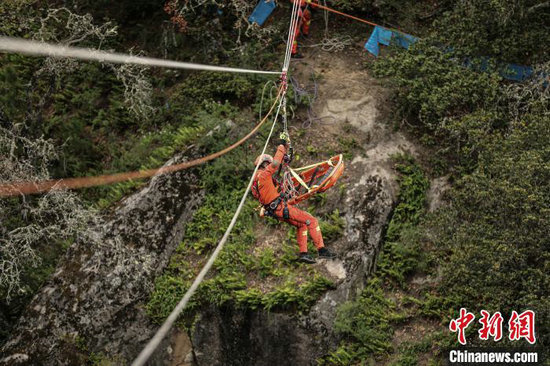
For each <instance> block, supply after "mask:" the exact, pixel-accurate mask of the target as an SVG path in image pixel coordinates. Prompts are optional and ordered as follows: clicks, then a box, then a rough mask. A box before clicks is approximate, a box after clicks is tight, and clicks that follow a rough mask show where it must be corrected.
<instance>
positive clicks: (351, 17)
mask: <svg viewBox="0 0 550 366" xmlns="http://www.w3.org/2000/svg"><path fill="white" fill-rule="evenodd" d="M310 1H311V0H310ZM309 4H310V5H311V6H314V7H316V8H319V9H323V10H326V11H330V12H331V13H334V14H338V15H341V16H344V17H347V18H350V19H353V20H357V21H358V22H361V23H365V24H369V25H372V26H374V27H381V25H380V24H376V23H374V22H371V21H369V20H365V19H361V18H357V17H354V16H353V15H349V14H346V13H342V12H341V11H338V10H334V9H332V8H329V7H328V6H326V5H321V4H317V3H313V2H309ZM325 4H326V2H325ZM384 28H387V29H390V30H392V31H394V32H397V33H401V34H404V33H403V32H402V31H400V30H399V29H395V28H388V27H384Z"/></svg>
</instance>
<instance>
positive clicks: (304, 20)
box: [290, 0, 316, 58]
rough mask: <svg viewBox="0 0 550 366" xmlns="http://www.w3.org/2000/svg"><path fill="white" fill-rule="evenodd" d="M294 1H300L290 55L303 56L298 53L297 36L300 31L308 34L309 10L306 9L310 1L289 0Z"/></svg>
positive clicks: (305, 34)
mask: <svg viewBox="0 0 550 366" xmlns="http://www.w3.org/2000/svg"><path fill="white" fill-rule="evenodd" d="M295 1H298V2H299V3H300V8H299V9H298V26H297V27H296V31H295V32H294V36H293V37H292V57H294V58H303V57H304V56H302V55H301V54H299V53H298V36H299V35H300V32H301V33H302V34H303V35H304V36H306V37H307V36H308V35H309V27H310V25H311V11H310V10H309V9H308V3H310V2H311V0H290V2H291V3H293V2H295ZM315 2H316V1H315Z"/></svg>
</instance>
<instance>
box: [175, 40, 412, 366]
mask: <svg viewBox="0 0 550 366" xmlns="http://www.w3.org/2000/svg"><path fill="white" fill-rule="evenodd" d="M357 48H359V47H357ZM360 57H361V55H360V51H358V50H357V49H356V50H353V51H351V52H349V53H347V54H329V53H316V54H315V53H314V55H313V57H308V58H306V59H305V60H304V61H302V62H300V63H299V64H296V65H295V67H296V71H295V73H294V75H296V76H297V79H298V81H299V82H301V84H303V85H305V84H308V83H309V81H308V80H307V79H308V77H309V75H310V74H311V73H313V74H315V75H317V77H318V78H319V79H320V82H319V83H318V90H319V93H318V97H317V100H316V102H315V104H314V105H313V109H312V112H313V113H312V114H311V113H310V115H314V116H317V117H320V118H322V119H320V120H313V121H312V122H313V123H312V125H311V126H309V128H307V129H304V128H303V127H304V126H306V127H307V126H308V124H309V122H308V121H307V115H306V114H305V113H302V115H300V114H299V116H298V117H299V118H298V119H297V120H295V121H294V122H293V127H294V128H292V129H291V130H292V133H293V134H294V135H296V136H300V137H299V138H297V139H296V138H295V140H294V141H295V143H296V144H299V146H300V148H301V149H302V150H303V149H305V148H306V147H310V146H311V147H312V148H315V149H319V150H321V151H335V152H339V150H342V149H343V148H346V146H347V149H348V151H346V156H347V157H349V156H352V159H351V161H348V162H347V163H346V164H347V166H346V172H345V174H344V176H343V178H342V179H341V181H340V183H343V185H342V186H340V187H341V192H344V193H343V195H342V194H338V192H335V191H336V188H333V191H329V192H328V194H327V203H326V204H325V205H324V206H323V210H324V211H325V212H331V211H332V210H334V209H336V208H337V209H339V210H340V214H341V215H342V217H343V218H344V221H345V227H344V234H343V236H342V237H341V238H339V239H337V240H335V241H334V242H329V243H328V245H329V246H330V247H331V248H333V249H335V250H336V252H338V253H339V259H337V260H334V261H326V260H323V261H319V262H318V263H317V264H315V265H314V266H316V267H318V268H319V269H320V270H321V271H322V272H323V273H326V274H327V276H328V277H329V278H330V279H331V280H332V281H333V282H334V283H335V286H336V288H335V289H334V290H331V291H328V292H327V293H326V294H325V295H324V296H322V298H321V299H320V300H318V301H317V303H316V304H315V305H314V306H313V307H312V308H311V309H310V310H309V311H308V312H305V313H303V314H296V313H292V312H291V313H289V312H284V311H280V312H277V311H275V312H267V311H259V310H251V309H242V308H238V307H233V306H231V305H227V306H222V307H215V306H210V307H208V308H207V309H205V310H204V311H202V312H201V314H200V318H199V319H198V321H197V322H196V323H195V326H194V327H193V330H192V332H191V342H192V345H193V348H194V355H195V360H196V362H197V364H198V365H274V364H293V365H309V364H311V363H312V362H314V361H315V360H316V359H317V358H318V357H321V356H322V355H324V354H326V353H327V352H328V351H329V349H330V348H332V347H334V346H335V345H336V344H337V341H338V337H337V335H336V334H335V333H334V331H333V324H334V318H335V315H336V308H337V306H338V305H339V304H342V303H343V302H345V301H348V300H350V299H352V298H354V297H355V295H356V294H358V293H359V292H360V291H361V290H362V289H363V286H364V284H365V282H366V279H367V276H368V275H369V274H370V273H371V272H372V271H373V270H374V269H375V263H376V257H377V254H378V252H379V250H380V246H381V238H382V237H383V233H384V229H385V225H386V223H387V220H388V217H389V215H390V213H391V210H392V207H393V205H394V202H395V199H396V189H397V185H396V175H395V172H394V171H393V169H392V162H391V160H392V159H391V156H392V155H393V154H398V153H412V154H414V150H415V149H414V147H413V145H412V144H411V143H410V142H409V141H408V140H407V139H406V138H405V137H404V136H403V135H402V134H400V133H395V132H392V131H391V130H390V129H389V128H388V127H387V126H385V125H384V118H385V114H386V111H385V108H386V107H385V104H386V103H387V101H386V100H385V91H384V90H383V89H382V88H380V87H379V86H378V85H377V83H376V82H375V81H374V80H373V79H372V78H371V77H369V76H368V74H367V72H366V71H365V70H364V69H362V68H361V67H360V66H358V63H359V60H360ZM300 117H301V119H302V120H305V123H304V125H300V123H299V122H298V121H299V120H300ZM325 117H326V118H325ZM342 142H344V143H342ZM342 190H343V191H342ZM283 230H285V228H283ZM273 235H275V237H276V234H273ZM273 235H272V236H273ZM272 236H271V237H269V236H265V237H264V240H268V237H269V240H271V239H272ZM281 239H282V238H281ZM258 244H259V245H262V239H261V238H259V239H258ZM175 364H177V362H176V363H175Z"/></svg>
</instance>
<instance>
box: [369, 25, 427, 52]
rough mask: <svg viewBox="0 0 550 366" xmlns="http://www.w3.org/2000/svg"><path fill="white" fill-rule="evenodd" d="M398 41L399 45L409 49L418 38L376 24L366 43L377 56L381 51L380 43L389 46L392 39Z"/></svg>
mask: <svg viewBox="0 0 550 366" xmlns="http://www.w3.org/2000/svg"><path fill="white" fill-rule="evenodd" d="M392 39H393V41H394V42H395V43H397V44H398V45H399V46H401V47H403V48H406V49H408V48H409V46H410V45H411V44H413V43H414V42H416V41H417V40H418V38H416V37H415V36H411V35H410V34H405V33H401V32H396V31H392V30H390V29H387V28H384V27H380V26H376V27H374V31H373V32H372V34H371V35H370V37H369V40H368V41H367V43H365V49H366V50H367V51H369V52H370V53H372V54H373V55H375V56H378V55H379V53H380V44H383V45H385V46H389V45H390V43H391V41H392Z"/></svg>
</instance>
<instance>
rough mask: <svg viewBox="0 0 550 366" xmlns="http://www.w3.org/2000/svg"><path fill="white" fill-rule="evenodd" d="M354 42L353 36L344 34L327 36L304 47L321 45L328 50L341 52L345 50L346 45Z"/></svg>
mask: <svg viewBox="0 0 550 366" xmlns="http://www.w3.org/2000/svg"><path fill="white" fill-rule="evenodd" d="M351 44H352V38H351V36H342V37H332V38H328V37H325V38H323V40H322V41H321V43H316V44H312V45H307V46H304V47H319V46H321V49H322V50H323V51H326V52H332V51H334V52H341V51H343V50H344V48H345V47H346V46H351Z"/></svg>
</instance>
